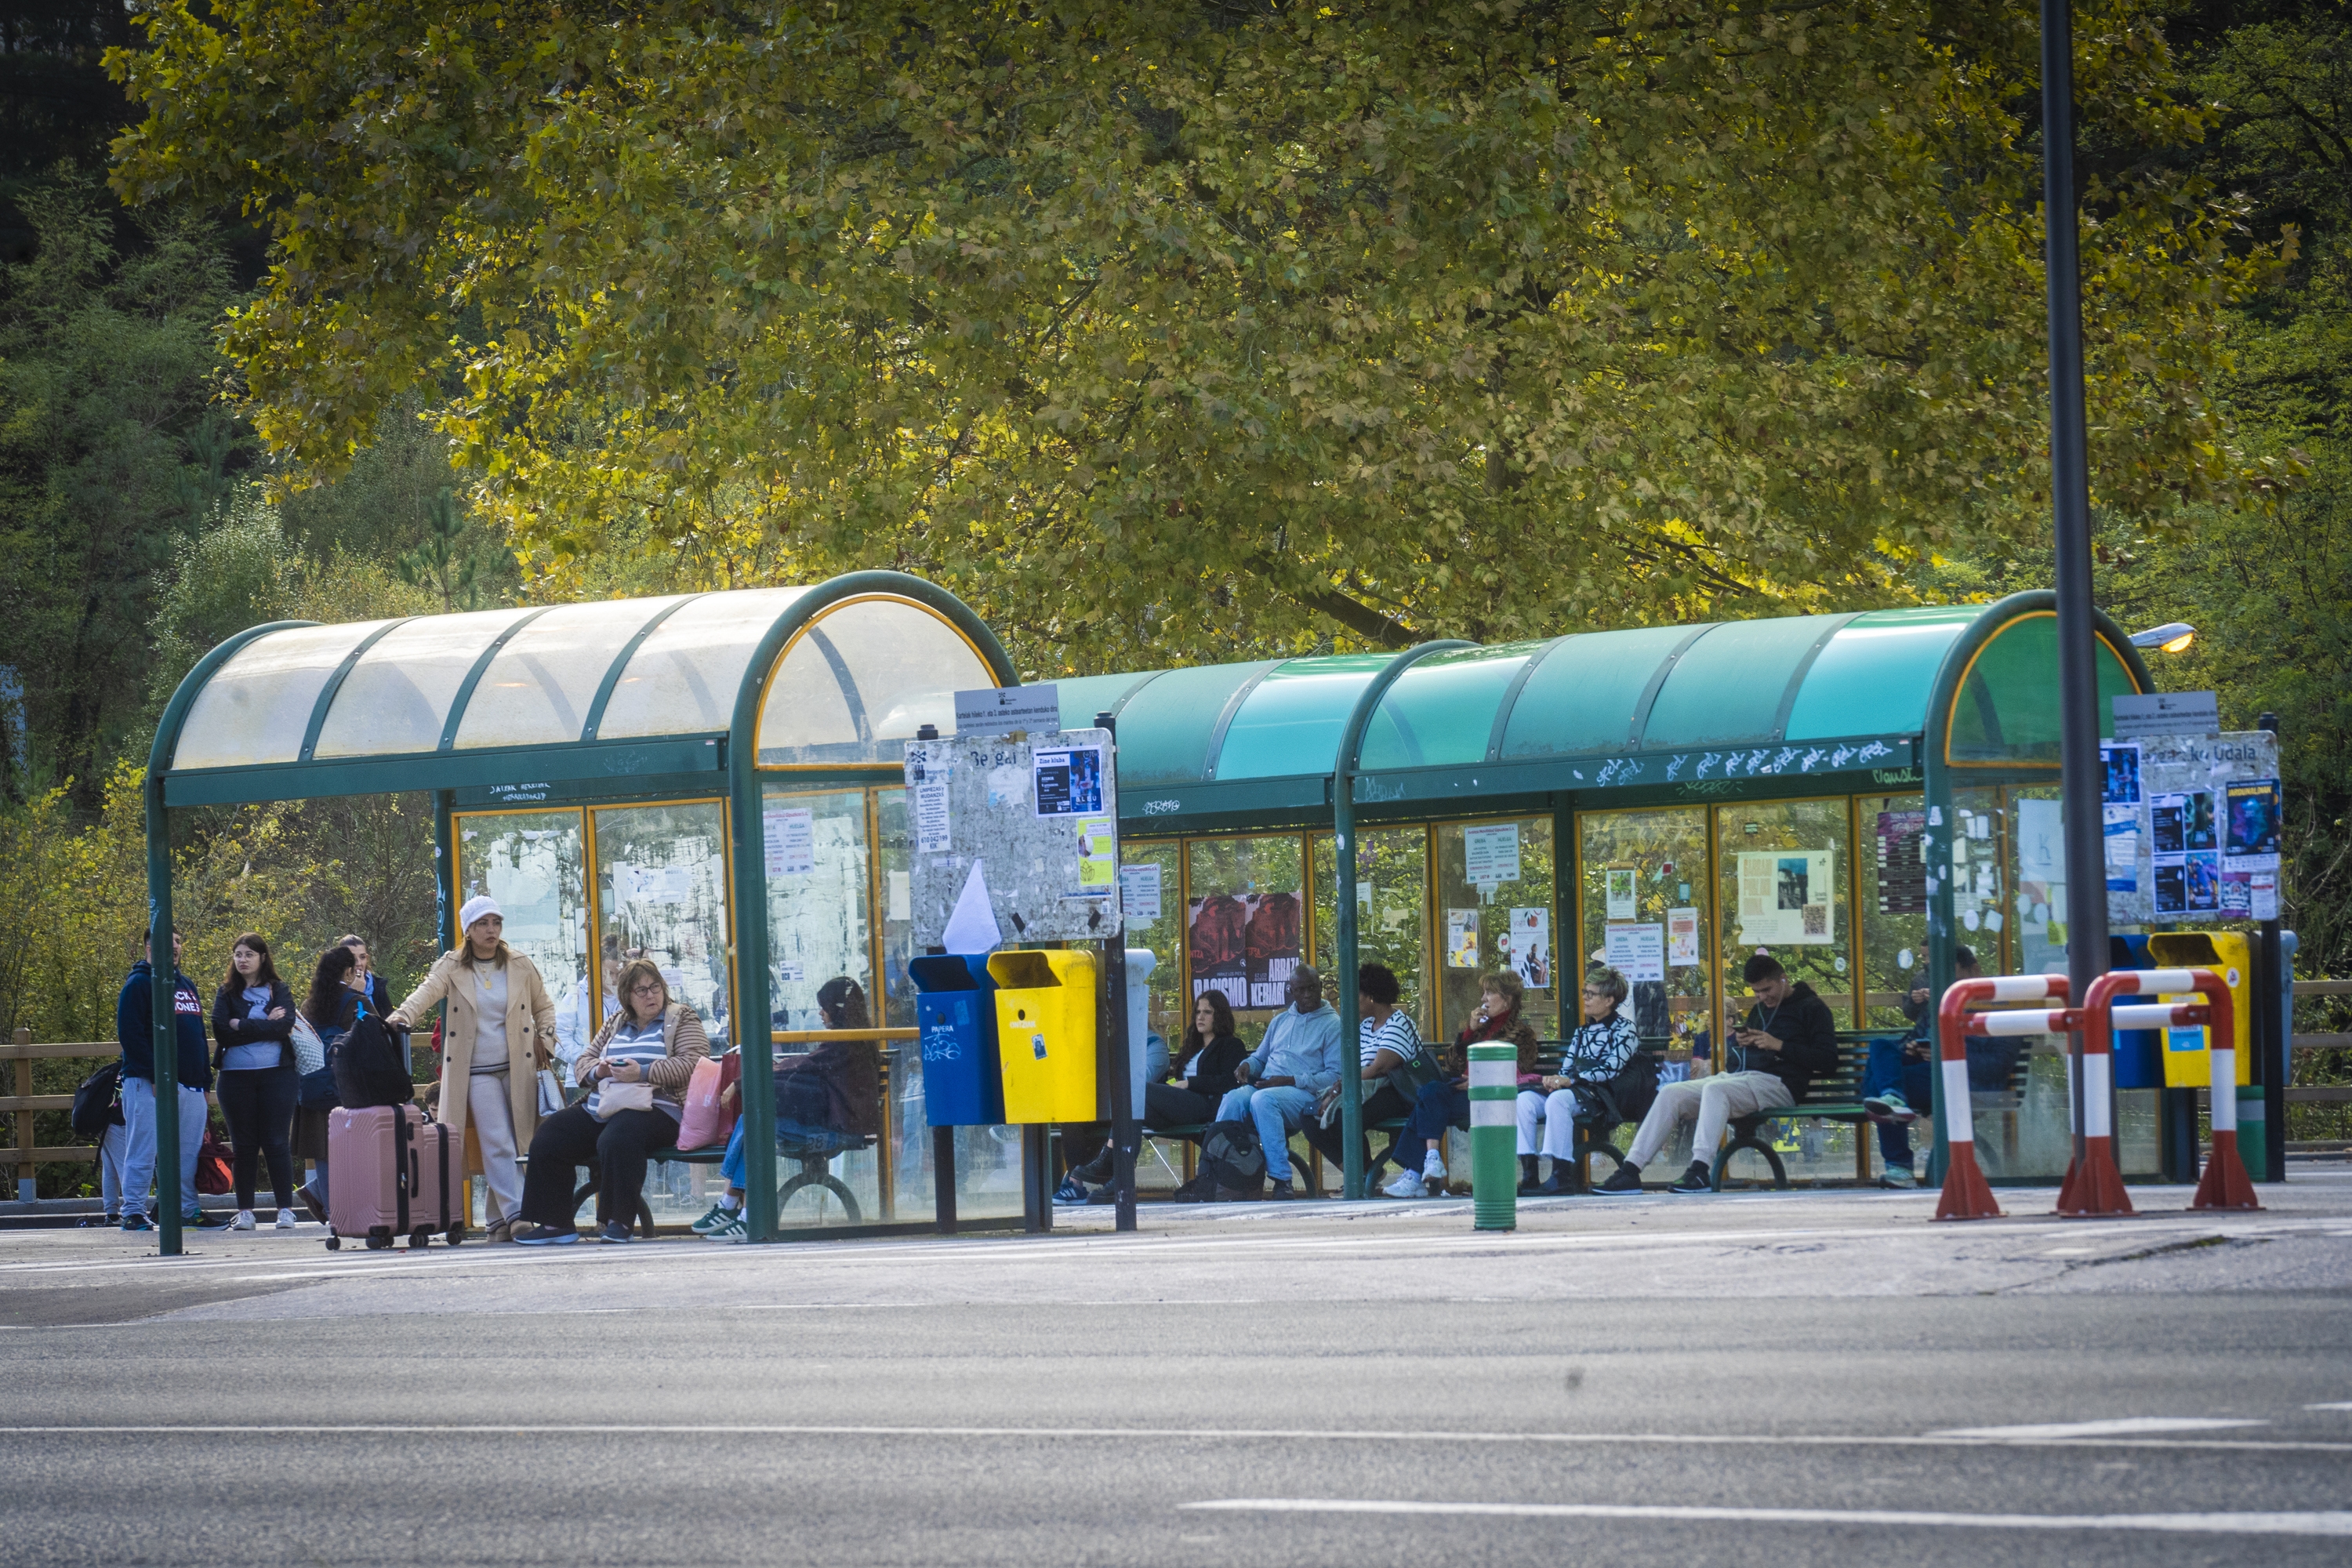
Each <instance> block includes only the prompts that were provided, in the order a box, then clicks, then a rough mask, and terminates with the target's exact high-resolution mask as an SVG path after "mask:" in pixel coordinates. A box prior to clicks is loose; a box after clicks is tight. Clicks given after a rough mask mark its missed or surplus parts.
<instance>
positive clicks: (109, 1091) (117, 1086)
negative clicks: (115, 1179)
mask: <svg viewBox="0 0 2352 1568" xmlns="http://www.w3.org/2000/svg"><path fill="white" fill-rule="evenodd" d="M121 1125H122V1064H121V1062H120V1061H110V1062H109V1063H107V1064H106V1065H105V1066H104V1067H102V1068H99V1069H98V1070H97V1071H96V1072H94V1073H92V1074H90V1075H89V1077H88V1078H86V1079H82V1080H81V1087H80V1088H79V1089H75V1090H74V1102H73V1130H74V1136H75V1137H77V1138H80V1139H85V1140H87V1141H88V1142H92V1143H95V1142H98V1141H99V1140H100V1139H101V1138H103V1137H105V1136H106V1130H107V1129H108V1128H110V1127H120V1126H121Z"/></svg>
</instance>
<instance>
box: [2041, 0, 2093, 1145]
mask: <svg viewBox="0 0 2352 1568" xmlns="http://www.w3.org/2000/svg"><path fill="white" fill-rule="evenodd" d="M2075 223H2076V218H2075V209H2074V22H2073V17H2072V16H2071V15H2070V13H2069V8H2068V4H2067V0H2042V226H2043V229H2044V232H2045V233H2046V235H2047V237H2048V239H2047V249H2046V251H2045V253H2044V254H2045V258H2046V266H2047V268H2048V274H2047V276H2048V289H2049V300H2050V480H2051V483H2050V501H2051V513H2052V521H2053V525H2054V526H2055V529H2056V533H2057V540H2056V543H2057V581H2056V582H2055V584H2053V586H2054V587H2055V589H2056V590H2057V595H2058V697H2059V729H2058V734H2059V744H2058V763H2059V770H2060V777H2059V782H2060V787H2061V793H2062V795H2063V801H2064V812H2065V823H2066V888H2067V898H2066V973H2067V978H2068V979H2069V980H2071V981H2072V982H2073V994H2074V995H2076V996H2087V995H2089V994H2090V992H2091V982H2092V981H2094V980H2095V979H2097V978H2098V977H2099V976H2100V975H2102V974H2104V973H2106V970H2107V892H2106V888H2107V874H2106V863H2105V843H2104V841H2103V837H2102V835H2103V826H2102V823H2101V820H2100V809H2099V806H2100V788H2099V785H2100V767H2099V667H2098V648H2097V645H2096V640H2095V639H2096V635H2097V634H2096V632H2095V630H2094V627H2093V624H2092V619H2091V616H2092V609H2091V480H2090V468H2089V462H2088V458H2086V456H2085V454H2084V430H2083V291H2082V263H2081V258H2080V257H2079V256H2078V254H2077V248H2076V246H2077V234H2076V230H2075ZM2074 1041H2075V1047H2074V1049H2075V1060H2074V1068H2075V1070H2074V1074H2073V1075H2072V1077H2073V1079H2074V1100H2075V1106H2074V1129H2075V1131H2074V1136H2075V1141H2076V1143H2077V1148H2076V1157H2077V1158H2078V1159H2079V1158H2080V1157H2081V1152H2082V1151H2081V1149H2080V1143H2081V1140H2082V1137H2083V1132H2082V1129H2083V1126H2084V1116H2083V1107H2082V1103H2081V1100H2082V1092H2083V1075H2082V1055H2081V1053H2082V1043H2081V1042H2082V1037H2081V1036H2080V1035H2076V1036H2075V1037H2074Z"/></svg>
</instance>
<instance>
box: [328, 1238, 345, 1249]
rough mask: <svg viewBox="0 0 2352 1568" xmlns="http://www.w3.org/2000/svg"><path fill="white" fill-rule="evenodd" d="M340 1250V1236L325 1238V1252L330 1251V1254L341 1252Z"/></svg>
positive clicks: (341, 1241) (341, 1240)
mask: <svg viewBox="0 0 2352 1568" xmlns="http://www.w3.org/2000/svg"><path fill="white" fill-rule="evenodd" d="M342 1249H343V1238H342V1237H340V1236H331V1237H327V1250H328V1251H330V1252H341V1250H342Z"/></svg>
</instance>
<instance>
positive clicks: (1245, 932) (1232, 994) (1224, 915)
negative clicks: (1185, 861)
mask: <svg viewBox="0 0 2352 1568" xmlns="http://www.w3.org/2000/svg"><path fill="white" fill-rule="evenodd" d="M1298 914H1299V904H1298V895H1297V894H1296V893H1289V892H1280V893H1212V894H1210V895H1209V896H1208V897H1206V898H1201V899H1194V900H1192V904H1191V906H1190V908H1189V910H1187V914H1186V924H1185V931H1186V942H1187V944H1188V948H1189V952H1190V956H1191V960H1192V994H1193V995H1194V996H1195V997H1198V996H1199V995H1200V994H1201V993H1202V992H1203V991H1208V990H1217V991H1222V992H1223V993H1224V994H1225V1000H1226V1002H1227V1003H1229V1004H1230V1005H1233V1006H1234V1008H1236V1009H1246V1008H1277V1007H1286V1006H1288V1005H1290V977H1291V975H1292V973H1294V972H1296V971H1297V968H1298V963H1299V946H1298V942H1299V919H1298Z"/></svg>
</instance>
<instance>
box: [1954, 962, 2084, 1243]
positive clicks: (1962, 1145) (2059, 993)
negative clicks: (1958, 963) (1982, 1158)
mask: <svg viewBox="0 0 2352 1568" xmlns="http://www.w3.org/2000/svg"><path fill="white" fill-rule="evenodd" d="M2053 998H2054V999H2056V1000H2058V1001H2061V1002H2063V1001H2064V1000H2065V999H2066V977H2065V976H2064V975H2063V974H1990V975H1980V976H1979V977H1978V978H1976V979H1974V980H1956V981H1954V982H1953V983H1952V984H1950V985H1949V986H1948V987H1947V988H1946V989H1945V992H1944V1000H1943V1002H1942V1004H1941V1005H1939V1006H1938V1007H1937V1009H1936V1038H1937V1063H1936V1067H1937V1081H1936V1103H1937V1105H1938V1106H1939V1107H1941V1108H1942V1110H1943V1112H1944V1142H1945V1144H1946V1146H1947V1150H1948V1153H1947V1156H1946V1162H1945V1166H1944V1191H1943V1195H1942V1196H1941V1197H1940V1198H1939V1199H1938V1200H1937V1204H1936V1217H1937V1219H1999V1218H2000V1205H1999V1204H1998V1203H1995V1202H1994V1201H1993V1195H1992V1186H1991V1184H1990V1183H1988V1182H1987V1181H1986V1180H1985V1176H1984V1168H1983V1167H1982V1166H1981V1165H1979V1164H1978V1163H1977V1128H1976V1115H1975V1110H1974V1108H1973V1106H1972V1105H1971V1104H1970V1102H1969V1047H1968V1037H1969V1036H1970V1035H2042V1034H2065V1033H2069V1032H2071V1031H2072V1030H2073V1029H2074V1024H2075V1020H2074V1014H2073V1013H2071V1012H2069V1011H2067V1010H2066V1009H2065V1008H2063V1007H2028V1008H2021V1009H2019V1010H2017V1011H2013V1012H2004V1013H1972V1012H1970V1011H1969V1008H1971V1007H1973V1006H1977V1005H1981V1004H1983V1003H1986V1002H2043V1001H2049V1000H2052V999H2053Z"/></svg>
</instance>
